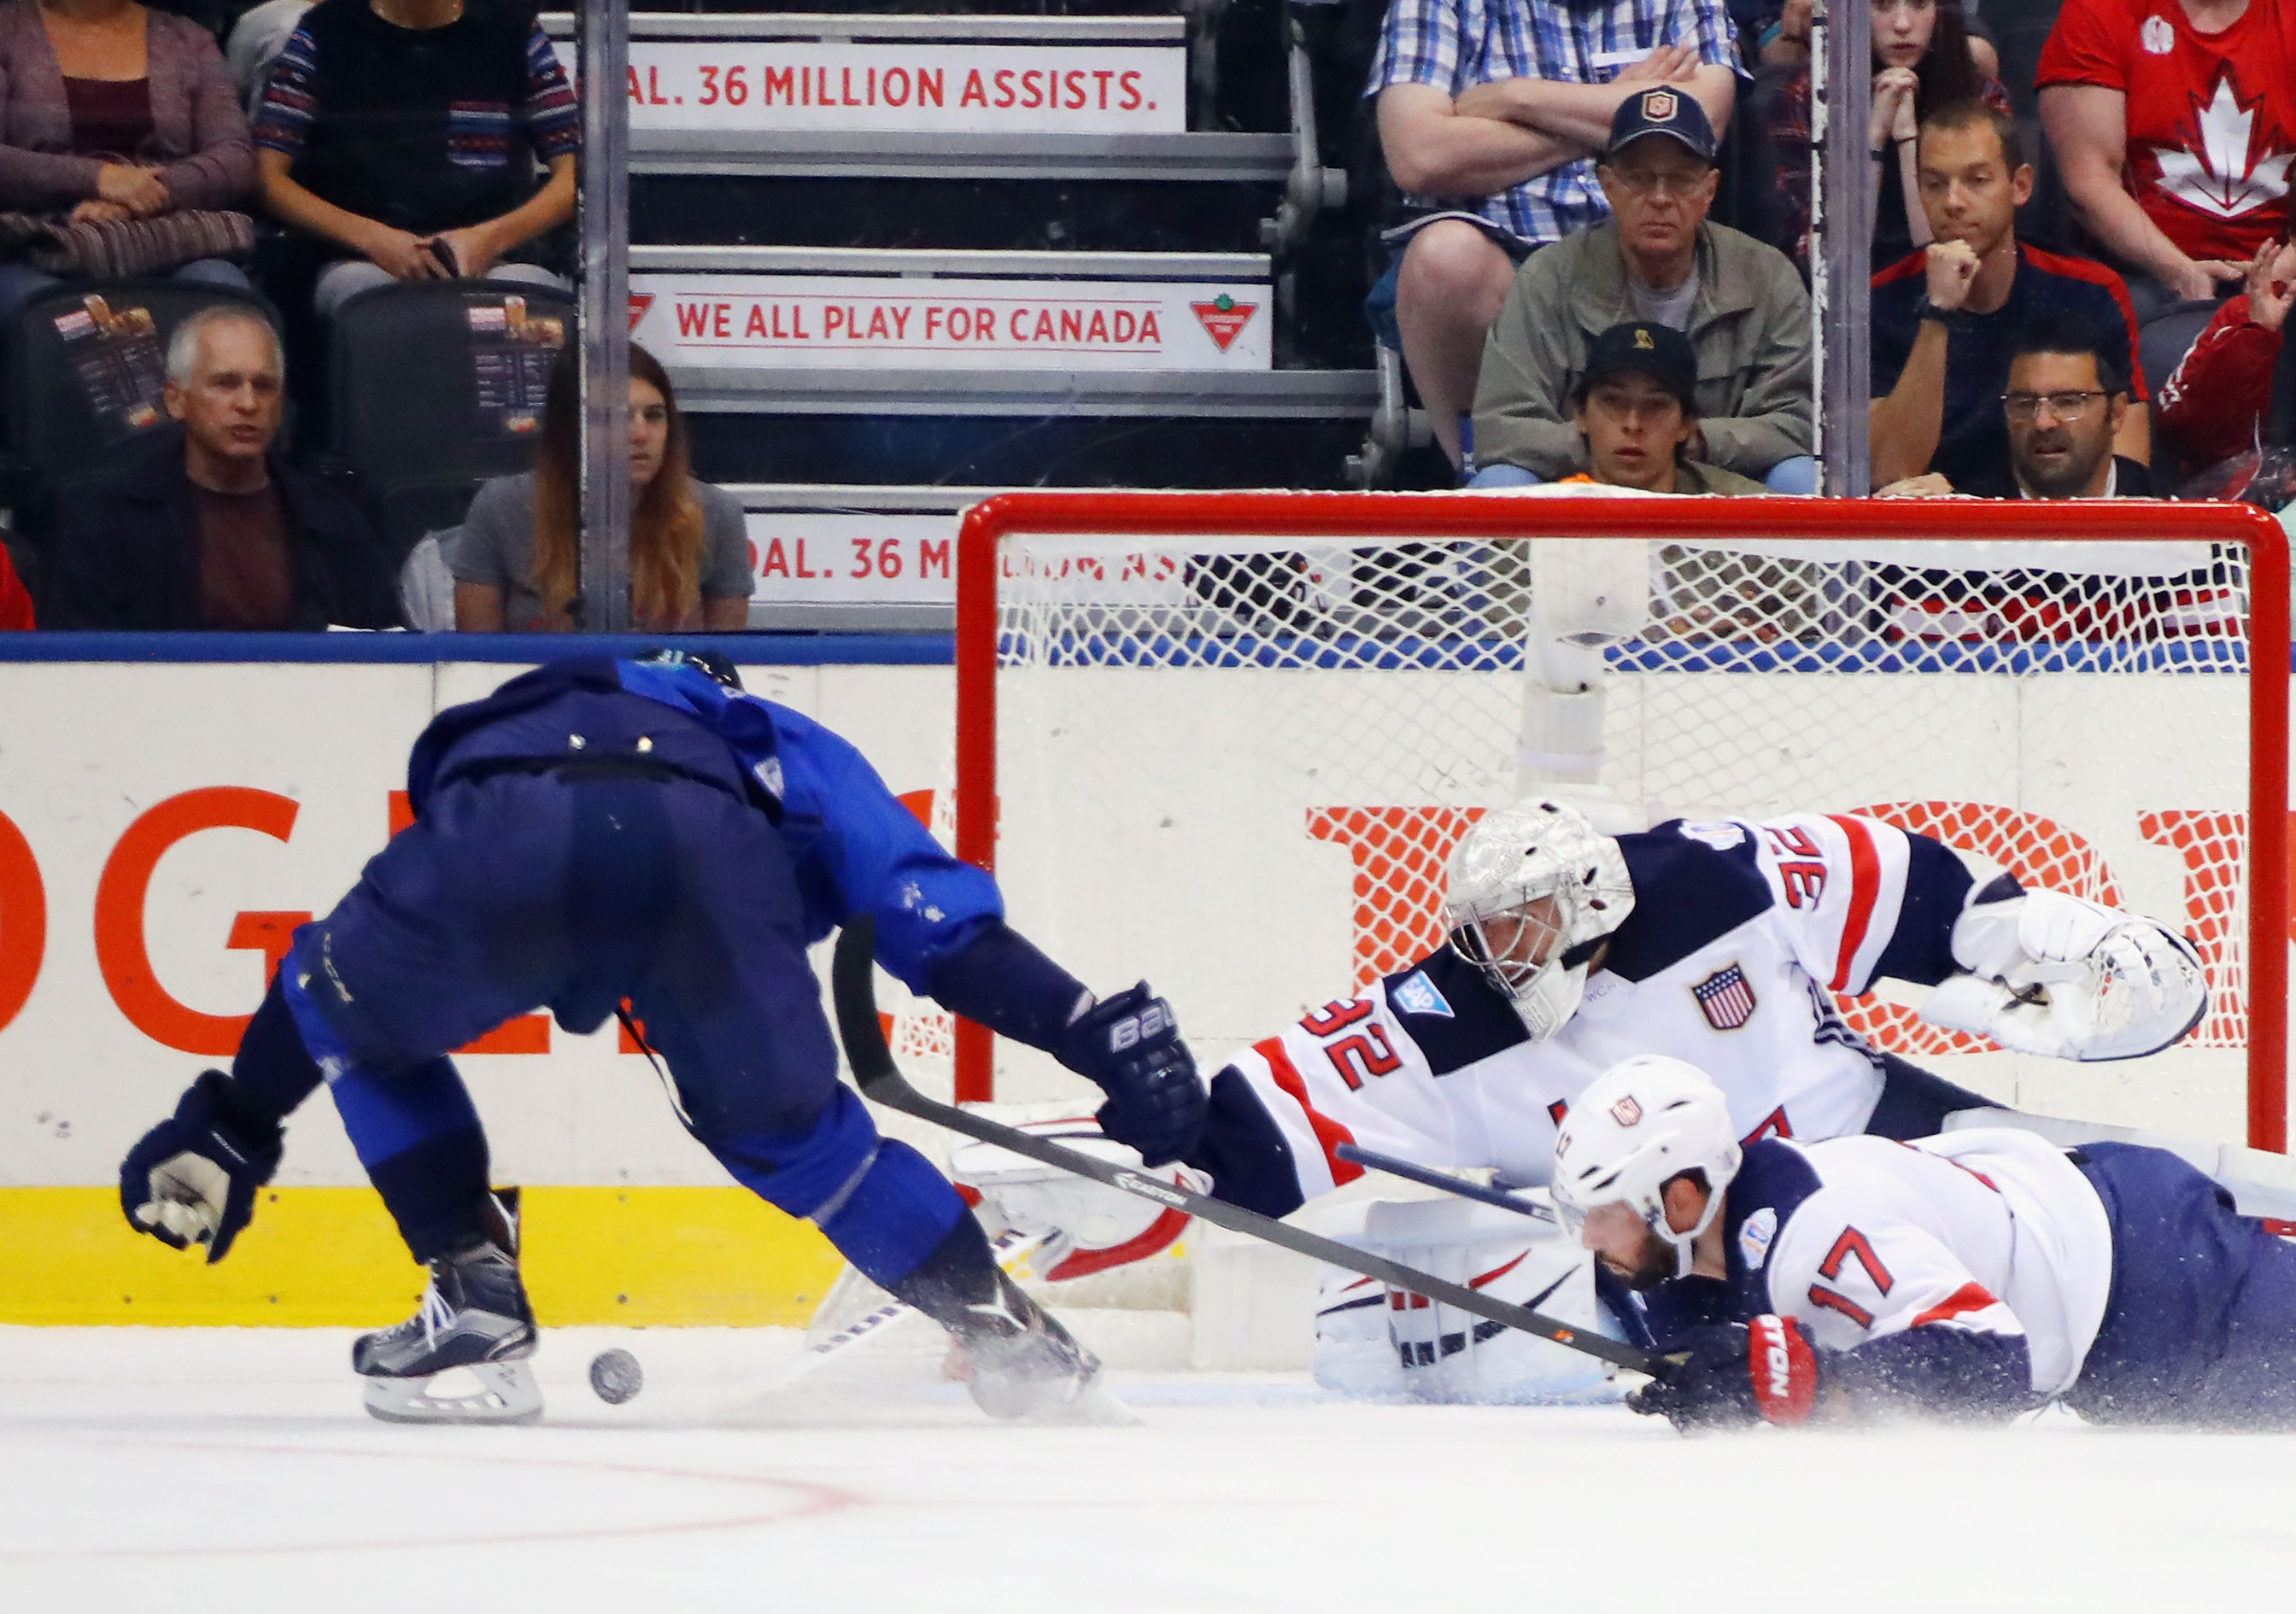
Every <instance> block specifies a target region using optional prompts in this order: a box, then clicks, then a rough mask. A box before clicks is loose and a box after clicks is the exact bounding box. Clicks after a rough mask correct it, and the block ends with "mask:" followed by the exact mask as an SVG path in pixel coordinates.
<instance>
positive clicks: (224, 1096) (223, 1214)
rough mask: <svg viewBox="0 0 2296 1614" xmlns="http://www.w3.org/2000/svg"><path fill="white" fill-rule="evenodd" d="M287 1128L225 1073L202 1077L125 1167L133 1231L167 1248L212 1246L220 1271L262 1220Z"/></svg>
mask: <svg viewBox="0 0 2296 1614" xmlns="http://www.w3.org/2000/svg"><path fill="white" fill-rule="evenodd" d="M280 1141H281V1139H280V1131H279V1123H278V1122H277V1121H275V1120H273V1119H270V1118H266V1117H265V1116H264V1115H263V1114H262V1113H261V1112H260V1111H258V1110H254V1109H252V1108H251V1107H250V1106H249V1105H248V1103H247V1102H246V1101H245V1099H244V1098H243V1097H242V1096H241V1094H239V1093H238V1091H237V1090H236V1089H235V1088H234V1086H233V1085H232V1080H231V1078H230V1077H227V1076H225V1074H224V1073H223V1072H222V1071H220V1070H207V1071H202V1072H201V1075H200V1079H199V1080H197V1081H195V1082H193V1084H192V1085H191V1087H190V1088H189V1089H188V1090H187V1091H186V1092H185V1093H184V1096H183V1099H182V1101H181V1102H178V1103H177V1104H176V1113H175V1114H174V1115H173V1116H172V1117H170V1118H168V1119H167V1120H164V1121H161V1122H160V1124H159V1125H158V1126H156V1127H152V1130H151V1131H149V1132H147V1133H145V1134H144V1135H143V1139H142V1141H141V1142H139V1143H137V1144H136V1145H135V1148H133V1149H131V1150H129V1151H127V1159H125V1160H123V1161H121V1162H120V1166H119V1208H120V1209H122V1210H124V1211H126V1212H127V1223H128V1225H129V1226H131V1227H133V1228H135V1231H136V1232H138V1233H150V1234H151V1235H152V1237H153V1238H155V1239H157V1240H159V1241H160V1242H161V1243H162V1244H166V1245H168V1246H170V1247H172V1248H174V1249H189V1248H190V1247H191V1246H192V1245H193V1244H205V1245H206V1246H207V1247H208V1265H209V1266H214V1265H215V1264H216V1263H217V1261H220V1260H222V1259H223V1258H224V1257H225V1255H226V1254H228V1253H229V1252H230V1249H231V1242H232V1241H233V1240H234V1239H235V1238H237V1237H238V1236H239V1230H240V1229H241V1228H242V1227H244V1226H246V1225H247V1224H248V1221H249V1219H250V1217H253V1216H254V1215H255V1191H256V1190H257V1189H258V1188H260V1187H262V1186H263V1184H266V1183H267V1182H269V1181H270V1180H271V1174H272V1173H273V1172H275V1171H276V1170H278V1169H279V1149H280Z"/></svg>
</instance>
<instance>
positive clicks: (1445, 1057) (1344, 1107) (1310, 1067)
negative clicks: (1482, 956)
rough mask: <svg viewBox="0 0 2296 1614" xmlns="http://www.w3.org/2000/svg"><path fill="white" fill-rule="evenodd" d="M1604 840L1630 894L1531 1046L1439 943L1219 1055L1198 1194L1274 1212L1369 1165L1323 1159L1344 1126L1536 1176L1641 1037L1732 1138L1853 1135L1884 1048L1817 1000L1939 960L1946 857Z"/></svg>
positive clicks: (1908, 841)
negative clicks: (1717, 1112) (1701, 1096)
mask: <svg viewBox="0 0 2296 1614" xmlns="http://www.w3.org/2000/svg"><path fill="white" fill-rule="evenodd" d="M1619 846H1620V851H1621V852H1622V853H1623V854H1624V856H1625V858H1626V863H1627V870H1628V875H1629V877H1630V878H1631V879H1632V880H1633V881H1634V888H1635V906H1634V911H1633V912H1632V913H1631V914H1628V917H1627V920H1626V922H1625V923H1623V924H1622V925H1620V927H1619V929H1618V930H1615V931H1614V932H1612V933H1611V936H1610V938H1608V946H1607V950H1606V951H1605V952H1604V954H1603V956H1602V964H1601V967H1600V968H1598V969H1596V970H1595V971H1594V972H1593V973H1592V974H1591V975H1590V976H1589V977H1588V979H1587V990H1586V996H1585V999H1584V1001H1583V1002H1582V1003H1581V1004H1580V1005H1579V1011H1578V1012H1577V1013H1576V1014H1574V1015H1573V1016H1572V1017H1571V1018H1570V1021H1569V1022H1568V1023H1567V1024H1566V1025H1565V1026H1564V1027H1563V1028H1562V1030H1561V1031H1560V1032H1558V1033H1557V1034H1556V1035H1555V1036H1554V1037H1552V1038H1551V1039H1549V1040H1548V1041H1546V1042H1543V1043H1535V1042H1532V1041H1531V1040H1530V1038H1529V1034H1528V1033H1527V1032H1525V1030H1524V1029H1523V1027H1522V1022H1521V1019H1520V1018H1519V1017H1518V1016H1517V1015H1516V1013H1515V1012H1514V1007H1513V1004H1512V1003H1511V1002H1509V1000H1508V999H1507V998H1505V996H1504V995H1501V994H1500V993H1498V992H1497V990H1496V989H1494V988H1493V987H1491V986H1490V985H1489V984H1488V982H1487V981H1486V980H1485V979H1484V978H1483V977H1482V975H1481V974H1480V973H1479V972H1478V971H1476V970H1475V969H1474V967H1473V966H1472V965H1471V964H1469V963H1467V962H1466V961H1465V960H1464V959H1462V958H1460V957H1459V956H1458V955H1457V954H1455V953H1454V952H1452V951H1451V950H1450V948H1449V947H1447V946H1445V947H1442V948H1439V949H1438V950H1437V951H1435V952H1434V953H1432V954H1430V955H1428V956H1427V957H1426V958H1424V959H1423V960H1421V961H1420V962H1419V963H1416V964H1415V965H1414V966H1412V967H1411V968H1410V969H1407V970H1404V971H1398V973H1396V974H1394V975H1390V976H1389V977H1387V978H1386V979H1383V980H1381V981H1379V982H1377V983H1375V984H1374V986H1373V987H1372V988H1371V990H1370V991H1369V992H1368V993H1367V994H1366V995H1364V996H1362V997H1359V998H1353V999H1343V1000H1341V1001H1339V1002H1336V1003H1333V1004H1327V1005H1325V1006H1324V1008H1322V1009H1320V1010H1317V1011H1316V1012H1314V1013H1312V1014H1309V1015H1308V1016H1307V1017H1306V1018H1305V1019H1303V1020H1300V1022H1299V1023H1298V1024H1297V1025H1295V1026H1292V1028H1289V1029H1287V1030H1285V1031H1283V1032H1282V1033H1280V1034H1278V1035H1277V1036H1271V1037H1268V1038H1267V1039H1266V1040H1264V1041H1261V1042H1259V1043H1255V1044H1253V1045H1252V1046H1251V1047H1250V1048H1248V1049H1245V1050H1243V1051H1242V1052H1241V1053H1237V1054H1236V1055H1234V1058H1233V1059H1232V1060H1231V1061H1229V1063H1228V1065H1227V1066H1226V1069H1223V1070H1222V1071H1220V1072H1219V1074H1218V1076H1217V1077H1215V1078H1214V1081H1213V1084H1212V1098H1213V1105H1212V1119H1211V1123H1210V1127H1209V1128H1208V1131H1207V1135H1206V1139H1205V1143H1204V1144H1203V1145H1202V1146H1201V1148H1200V1150H1199V1151H1196V1152H1195V1153H1193V1154H1192V1155H1191V1156H1190V1159H1192V1160H1193V1161H1195V1162H1196V1163H1198V1164H1200V1165H1202V1166H1203V1167H1206V1168H1207V1169H1209V1170H1210V1172H1211V1173H1212V1175H1213V1178H1214V1183H1215V1189H1214V1192H1217V1193H1218V1194H1219V1195H1220V1197H1222V1198H1224V1199H1228V1200H1234V1201H1235V1202H1237V1203H1241V1204H1246V1205H1250V1206H1251V1207H1252V1208H1255V1209H1259V1210H1262V1211H1266V1212H1268V1213H1271V1214H1276V1215H1281V1214H1283V1213H1285V1212H1287V1211H1289V1210H1292V1209H1293V1208H1296V1207H1297V1206H1298V1205H1300V1203H1301V1202H1303V1201H1304V1200H1310V1199H1313V1198H1315V1197H1316V1195H1318V1194H1322V1193H1325V1192H1330V1191H1331V1190H1332V1189H1333V1187H1335V1186H1337V1185H1338V1184H1342V1183H1346V1182H1349V1181H1351V1180H1353V1179H1354V1178H1356V1177H1357V1176H1361V1175H1362V1168H1361V1167H1358V1166H1356V1165H1354V1164H1351V1163H1349V1162H1348V1161H1344V1160H1342V1159H1340V1158H1339V1156H1338V1154H1337V1152H1336V1151H1337V1149H1338V1146H1339V1145H1340V1144H1341V1143H1349V1142H1352V1143H1357V1144H1359V1145H1361V1146H1362V1147H1364V1148H1366V1149H1374V1150H1378V1151H1382V1152H1385V1153H1389V1154H1395V1155H1400V1156H1402V1157H1404V1158H1405V1159H1411V1160H1415V1161H1417V1162H1419V1163H1421V1164H1423V1165H1431V1166H1489V1167H1497V1170H1498V1172H1499V1174H1500V1176H1502V1178H1503V1179H1504V1180H1505V1181H1507V1182H1510V1183H1513V1184H1543V1183H1545V1182H1546V1180H1547V1178H1548V1176H1549V1175H1550V1174H1551V1172H1552V1169H1553V1151H1554V1130H1555V1127H1556V1125H1557V1123H1558V1122H1559V1121H1560V1119H1561V1118H1562V1115H1563V1113H1564V1112H1565V1110H1566V1109H1567V1108H1568V1106H1569V1105H1570V1102H1571V1101H1572V1100H1573V1099H1575V1098H1576V1097H1577V1096H1578V1094H1579V1092H1580V1090H1581V1089H1583V1088H1584V1087H1585V1086H1587V1083H1588V1082H1590V1081H1592V1080H1593V1079H1594V1078H1595V1077H1597V1076H1599V1075H1601V1074H1602V1073H1603V1070H1605V1069H1608V1068H1609V1067H1610V1066H1611V1065H1612V1064H1615V1063H1616V1062H1617V1061H1620V1060H1622V1059H1625V1058H1627V1057H1628V1056H1629V1055H1632V1054H1638V1053H1663V1054H1670V1055H1673V1056H1674V1057H1676V1058H1678V1059H1684V1060H1687V1061H1690V1062H1691V1063H1692V1064H1693V1065H1696V1066H1697V1067H1698V1068H1699V1069H1702V1070H1704V1071H1705V1072H1707V1073H1708V1074H1709V1075H1710V1076H1711V1077H1713V1078H1714V1080H1715V1082H1716V1083H1717V1084H1718V1085H1719V1086H1720V1087H1721V1088H1722V1091H1723V1092H1724V1093H1725V1094H1726V1095H1727V1096H1728V1098H1729V1102H1730V1113H1731V1117H1732V1118H1733V1120H1734V1123H1735V1124H1736V1127H1737V1129H1738V1131H1739V1133H1740V1135H1742V1136H1743V1137H1745V1138H1748V1139H1752V1138H1757V1137H1769V1136H1778V1137H1801V1138H1824V1137H1836V1136H1841V1135H1845V1134H1850V1133H1856V1132H1858V1131H1861V1130H1863V1129H1864V1127H1865V1126H1866V1121H1867V1119H1868V1118H1869V1117H1870V1116H1871V1115H1872V1114H1873V1112H1874V1105H1875V1103H1876V1102H1877V1101H1878V1099H1879V1098H1880V1096H1881V1093H1882V1061H1881V1057H1880V1055H1878V1054H1877V1053H1875V1052H1874V1050H1873V1049H1872V1048H1871V1047H1869V1046H1868V1045H1866V1042H1865V1041H1864V1040H1863V1039H1862V1038H1860V1037H1859V1036H1857V1034H1856V1033H1855V1032H1853V1031H1851V1030H1850V1029H1849V1027H1848V1026H1847V1025H1845V1024H1844V1023H1843V1022H1842V1020H1841V1016H1840V1015H1839V1014H1838V1013H1836V1012H1835V1010H1834V1007H1833V1001H1832V999H1831V997H1830V995H1829V994H1830V993H1832V992H1844V993H1850V994H1859V993H1863V992H1866V991H1867V990H1868V989H1869V988H1870V987H1871V986H1872V984H1873V982H1874V979H1875V978H1876V977H1877V976H1881V975H1890V976H1894V977H1897V978H1899V979H1906V980H1910V981H1915V982H1919V983H1923V984H1933V983H1935V982H1937V981H1939V980H1942V979H1944V978H1945V977H1946V976H1947V975H1948V974H1949V973H1951V972H1952V971H1953V969H1954V967H1955V966H1954V963H1953V959H1952V954H1951V950H1950V946H1949V938H1950V933H1951V930H1952V927H1953V922H1954V920H1955V919H1956V917H1958V915H1959V914H1960V913H1961V910H1962V906H1963V904H1964V900H1965V899H1966V898H1967V897H1968V893H1969V889H1970V884H1971V879H1970V875H1969V873H1968V871H1967V870H1966V869H1965V868H1964V866H1963V864H1962V863H1961V861H1960V859H1959V858H1957V857H1956V856H1954V854H1953V853H1952V852H1950V851H1948V849H1947V848H1945V847H1944V846H1942V845H1941V844H1940V843H1939V842H1937V841H1935V840H1930V839H1928V838H1927V837H1924V836H1919V835H1909V834H1907V832H1904V831H1902V830H1899V829H1897V828H1895V827H1893V826H1891V825H1890V824H1886V823H1881V822H1880V821H1878V820H1876V819H1872V818H1863V817H1857V816H1853V815H1832V816H1827V815H1816V814H1800V815H1793V816H1791V817H1786V818H1780V819H1776V820H1774V821H1771V822H1767V823H1752V822H1749V821H1745V820H1736V819H1732V820H1725V821H1721V822H1713V823H1692V822H1685V821H1679V820H1677V821H1675V822H1672V823H1663V824H1661V825H1659V826H1658V827H1657V828H1656V829H1653V830H1650V831H1648V832H1643V833H1640V834H1631V835H1622V836H1620V837H1619ZM1239 1089H1243V1090H1248V1092H1247V1091H1239Z"/></svg>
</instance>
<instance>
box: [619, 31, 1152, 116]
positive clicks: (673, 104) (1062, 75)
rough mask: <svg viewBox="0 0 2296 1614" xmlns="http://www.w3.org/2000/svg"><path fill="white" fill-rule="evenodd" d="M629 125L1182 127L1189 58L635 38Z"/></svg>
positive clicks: (1129, 49) (1053, 49) (1123, 49)
mask: <svg viewBox="0 0 2296 1614" xmlns="http://www.w3.org/2000/svg"><path fill="white" fill-rule="evenodd" d="M629 96H630V127H632V128H635V129H847V130H853V131H882V132H889V133H890V132H920V133H938V134H961V133H991V134H995V133H1003V134H1071V135H1177V134H1181V133H1184V132H1185V130H1186V128H1187V111H1188V109H1187V63H1186V57H1185V52H1183V51H1181V50H1178V49H1175V48H1169V47H1167V48H1157V47H1155V46H1142V45H829V44H817V43H808V42H804V41H787V40H751V41H743V40H737V39H727V40H708V41H689V40H643V39H640V40H633V41H632V42H631V44H630V77H629Z"/></svg>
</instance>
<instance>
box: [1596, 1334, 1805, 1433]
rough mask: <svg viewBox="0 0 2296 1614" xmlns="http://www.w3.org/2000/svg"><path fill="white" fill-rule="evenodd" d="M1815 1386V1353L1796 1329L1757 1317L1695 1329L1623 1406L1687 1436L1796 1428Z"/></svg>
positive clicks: (1801, 1419) (1669, 1353) (1801, 1421)
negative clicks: (1772, 1426) (1765, 1426)
mask: <svg viewBox="0 0 2296 1614" xmlns="http://www.w3.org/2000/svg"><path fill="white" fill-rule="evenodd" d="M1817 1382H1818V1353H1817V1350H1816V1347H1814V1346H1812V1345H1811V1344H1810V1342H1809V1335H1808V1333H1807V1332H1806V1331H1804V1330H1803V1328H1802V1326H1801V1324H1800V1323H1794V1322H1791V1321H1789V1320H1787V1319H1786V1318H1784V1317H1778V1316H1761V1317H1756V1318H1755V1319H1754V1321H1753V1323H1752V1325H1751V1327H1749V1326H1746V1325H1744V1324H1741V1323H1707V1324H1705V1325H1703V1326H1702V1327H1698V1328H1693V1329H1692V1330H1691V1331H1689V1332H1688V1333H1686V1334H1685V1335H1684V1336H1683V1337H1682V1340H1681V1341H1680V1343H1679V1346H1678V1348H1677V1349H1675V1350H1672V1351H1669V1352H1668V1353H1667V1358H1666V1364H1665V1366H1664V1367H1663V1368H1662V1369H1661V1372H1659V1373H1658V1374H1657V1376H1656V1377H1654V1378H1653V1379H1652V1381H1650V1382H1649V1383H1648V1384H1645V1385H1644V1386H1643V1388H1642V1389H1638V1390H1636V1392H1635V1393H1634V1394H1633V1395H1631V1396H1629V1397H1627V1405H1628V1406H1630V1407H1632V1408H1634V1410H1635V1411H1636V1412H1638V1413H1655V1414H1657V1415H1658V1416H1660V1417H1662V1418H1664V1419H1666V1421H1668V1422H1669V1423H1671V1424H1673V1425H1674V1427H1675V1428H1676V1429H1677V1430H1683V1431H1684V1432H1685V1433H1688V1432H1690V1431H1692V1430H1712V1429H1733V1428H1743V1427H1744V1426H1746V1425H1750V1424H1755V1423H1765V1422H1767V1423H1781V1424H1801V1423H1807V1422H1808V1421H1809V1414H1810V1411H1811V1409H1812V1408H1813V1407H1815V1406H1816V1405H1817Z"/></svg>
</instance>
